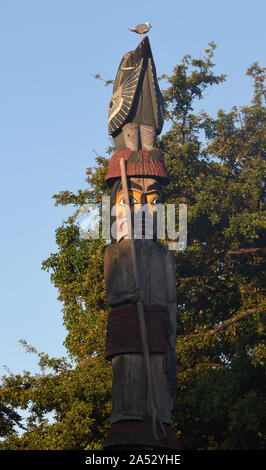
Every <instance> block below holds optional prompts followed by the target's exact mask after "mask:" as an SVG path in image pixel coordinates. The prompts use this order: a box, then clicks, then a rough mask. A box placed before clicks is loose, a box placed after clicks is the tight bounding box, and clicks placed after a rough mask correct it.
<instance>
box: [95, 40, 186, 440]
mask: <svg viewBox="0 0 266 470" xmlns="http://www.w3.org/2000/svg"><path fill="white" fill-rule="evenodd" d="M108 123H109V133H110V135H112V137H113V140H114V144H115V148H116V152H115V153H114V155H113V156H112V157H111V159H110V162H109V167H108V171H107V175H106V182H107V184H108V185H110V186H111V187H112V192H111V222H112V243H111V244H110V246H108V247H107V248H106V252H105V260H104V265H105V286H106V301H107V304H108V305H109V306H110V307H111V311H110V313H109V316H108V325H107V334H106V359H107V360H109V361H111V363H112V370H113V385H112V412H111V416H110V422H111V427H110V430H109V433H108V435H107V438H106V440H105V443H104V448H106V449H108V448H109V449H110V448H114V449H123V448H125V449H134V448H135V449H136V448H137V449H156V448H158V449H160V448H168V449H179V444H178V442H177V439H176V436H175V434H174V432H173V430H172V428H171V425H170V422H171V415H172V411H173V408H174V404H175V397H176V388H177V384H176V374H177V373H176V354H175V347H176V315H177V308H176V277H175V257H174V253H173V252H171V251H169V250H168V248H167V246H165V245H163V244H160V243H159V242H157V233H156V227H157V223H156V215H157V209H156V205H157V204H158V203H160V202H162V185H164V184H167V183H168V182H169V178H168V174H167V172H166V169H165V164H164V159H163V155H162V153H161V151H160V150H159V149H157V148H155V147H154V144H155V139H156V136H157V135H159V134H160V133H161V130H162V127H163V100H162V95H161V92H160V89H159V86H158V82H157V78H156V69H155V64H154V61H153V57H152V52H151V48H150V43H149V39H148V38H147V37H145V38H144V39H143V40H142V41H141V43H140V44H139V46H138V47H137V48H136V49H135V50H134V51H131V52H129V53H127V54H125V55H124V57H123V59H122V61H121V63H120V66H119V68H118V72H117V75H116V79H115V83H114V90H113V96H112V98H111V100H110V103H109V121H108ZM143 207H146V208H148V210H145V211H143V210H142V209H143ZM147 220H150V221H152V222H151V223H149V224H147ZM136 233H137V234H138V236H136Z"/></svg>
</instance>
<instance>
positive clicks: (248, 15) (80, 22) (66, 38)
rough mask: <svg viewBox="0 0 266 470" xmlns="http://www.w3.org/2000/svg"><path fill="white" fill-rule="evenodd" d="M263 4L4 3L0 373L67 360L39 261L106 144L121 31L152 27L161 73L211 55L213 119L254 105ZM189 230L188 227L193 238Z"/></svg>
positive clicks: (205, 105)
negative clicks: (66, 193)
mask: <svg viewBox="0 0 266 470" xmlns="http://www.w3.org/2000/svg"><path fill="white" fill-rule="evenodd" d="M265 16H266V6H265V2H264V1H263V0H253V1H249V0H248V1H247V0H241V1H240V0H234V1H232V0H230V1H229V0H223V2H215V1H214V0H213V1H210V0H201V1H198V0H187V1H186V2H183V1H182V2H181V1H180V0H168V1H166V2H163V1H162V0H161V1H159V0H146V1H144V0H142V1H140V0H135V1H134V2H130V3H127V2H125V1H124V0H123V1H121V0H118V1H117V0H116V1H115V2H110V1H106V0H101V1H99V2H92V1H90V0H75V1H74V0H45V1H44V0H23V1H22V0H9V1H7V0H5V1H4V0H0V61H1V62H0V64H1V65H0V160H1V171H0V175H1V176H0V178H1V179H0V181H1V184H0V189H1V208H2V213H1V222H2V223H1V231H0V237H1V240H0V250H1V270H0V285H1V300H0V309H1V322H0V371H1V375H2V374H3V373H5V370H4V369H3V366H4V365H6V366H7V367H8V368H9V369H10V370H11V371H12V372H15V373H18V372H22V371H23V370H30V371H32V372H36V371H38V367H37V360H36V358H35V357H34V356H32V355H29V354H27V353H25V352H24V350H23V348H22V347H21V346H20V345H19V344H18V340H19V339H22V338H23V339H25V340H26V341H27V342H28V343H29V344H31V345H33V346H35V347H36V348H37V349H38V350H39V351H44V352H46V353H48V354H50V355H52V356H62V355H66V351H65V348H64V346H63V341H64V339H65V336H66V331H65V328H64V326H63V320H62V313H61V305H60V302H59V301H58V300H57V295H58V294H57V291H56V290H55V288H54V287H53V286H52V285H51V284H50V278H49V274H48V273H46V272H43V271H42V270H41V263H42V260H44V259H46V258H47V257H48V256H49V254H50V253H51V252H55V251H56V250H57V248H56V244H55V230H56V228H57V227H58V226H60V225H61V222H62V220H63V219H65V218H66V217H67V216H69V215H71V207H66V208H55V207H54V201H53V199H51V196H52V195H53V194H55V193H57V192H59V191H61V190H70V191H73V192H76V191H77V190H78V189H84V188H85V187H86V182H85V171H86V168H87V167H88V166H94V163H95V152H96V153H97V154H104V153H105V150H106V147H107V146H108V145H109V138H108V134H107V108H108V101H109V98H110V96H111V92H112V90H111V87H104V86H103V83H102V82H101V81H99V80H94V79H93V78H92V75H93V74H95V73H99V74H101V76H102V77H103V78H105V79H110V78H114V76H115V73H116V70H117V67H118V64H119V62H120V60H121V57H122V55H123V54H124V53H125V52H127V51H129V50H132V49H134V48H135V47H136V46H137V44H138V42H139V37H138V36H137V35H136V34H134V33H131V32H130V31H129V30H128V28H129V27H132V26H135V25H136V24H138V23H142V22H145V21H150V22H151V24H152V29H151V31H150V33H149V37H150V42H151V46H152V50H153V55H154V59H155V63H156V66H157V72H158V74H159V75H160V74H162V73H171V71H172V70H173V68H174V66H175V65H176V64H177V62H178V61H179V60H180V59H181V58H182V57H183V56H184V55H185V54H191V55H192V56H194V57H197V58H198V57H201V56H202V55H203V54H204V50H205V48H206V47H207V45H208V43H209V42H210V41H215V42H216V43H217V45H218V48H217V51H216V55H215V63H216V64H217V65H216V68H215V71H216V73H224V74H226V75H227V81H226V82H225V83H224V84H222V85H220V86H218V87H214V88H213V90H212V91H211V92H210V93H208V94H207V96H206V98H205V99H204V100H202V101H201V102H200V103H199V108H200V109H205V110H206V111H207V112H208V113H210V114H211V115H215V114H216V112H217V110H218V109H221V108H222V109H225V110H226V111H229V110H230V109H231V107H232V106H233V105H239V106H241V105H246V104H248V103H249V101H250V99H251V96H252V86H251V80H250V79H249V78H248V77H247V76H246V75H245V73H246V70H247V68H248V66H249V65H250V64H251V63H253V62H254V61H256V60H258V61H259V63H260V64H261V65H265V32H264V31H265ZM188 230H189V227H188Z"/></svg>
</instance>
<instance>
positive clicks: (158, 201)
mask: <svg viewBox="0 0 266 470" xmlns="http://www.w3.org/2000/svg"><path fill="white" fill-rule="evenodd" d="M160 203H161V201H160V199H159V198H158V197H156V198H155V199H153V200H152V201H151V204H154V205H156V204H160Z"/></svg>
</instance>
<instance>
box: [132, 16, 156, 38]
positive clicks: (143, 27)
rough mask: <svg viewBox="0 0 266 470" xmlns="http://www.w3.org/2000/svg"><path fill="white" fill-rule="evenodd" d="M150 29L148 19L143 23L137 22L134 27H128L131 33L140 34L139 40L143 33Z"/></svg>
mask: <svg viewBox="0 0 266 470" xmlns="http://www.w3.org/2000/svg"><path fill="white" fill-rule="evenodd" d="M150 29H151V24H150V23H149V21H147V22H146V23H143V24H138V25H137V26H135V28H132V29H130V30H129V31H133V33H138V34H141V40H142V39H143V34H146V33H147V32H148V31H150Z"/></svg>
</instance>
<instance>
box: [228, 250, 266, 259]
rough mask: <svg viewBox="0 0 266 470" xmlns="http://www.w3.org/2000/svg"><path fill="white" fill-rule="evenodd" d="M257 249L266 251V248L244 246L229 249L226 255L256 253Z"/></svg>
mask: <svg viewBox="0 0 266 470" xmlns="http://www.w3.org/2000/svg"><path fill="white" fill-rule="evenodd" d="M256 251H262V252H263V253H266V248H242V249H241V250H229V251H227V253H226V255H225V257H226V256H230V255H242V254H244V253H255V252H256Z"/></svg>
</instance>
